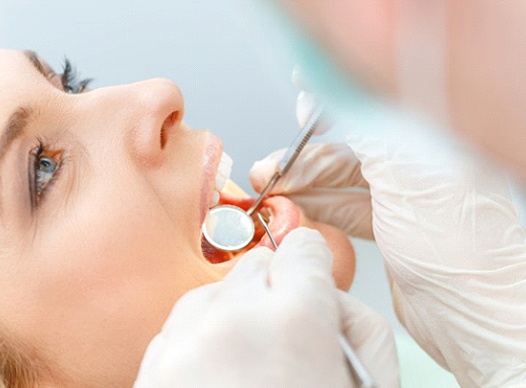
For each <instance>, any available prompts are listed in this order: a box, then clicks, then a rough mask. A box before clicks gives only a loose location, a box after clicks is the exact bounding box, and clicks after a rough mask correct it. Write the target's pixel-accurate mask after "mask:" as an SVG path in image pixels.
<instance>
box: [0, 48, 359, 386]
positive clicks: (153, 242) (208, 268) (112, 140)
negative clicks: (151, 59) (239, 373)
mask: <svg viewBox="0 0 526 388" xmlns="http://www.w3.org/2000/svg"><path fill="white" fill-rule="evenodd" d="M0 90H2V93H0V218H1V233H0V236H1V237H0V244H1V252H2V260H1V264H0V266H1V268H0V287H1V290H0V293H1V294H2V295H3V297H2V298H1V301H0V317H1V318H0V344H1V345H0V365H1V366H2V369H1V370H0V372H1V373H2V374H3V376H2V378H3V380H4V385H6V386H8V387H22V386H23V387H28V386H29V387H30V386H34V385H36V384H38V386H46V387H47V386H49V387H59V386H61V387H63V386H75V387H91V386H93V387H101V386H103V387H126V386H131V385H132V384H133V381H134V379H135V377H136V374H137V371H138V368H139V364H140V362H141V358H142V356H143V354H144V351H145V349H146V347H147V345H148V343H149V341H150V340H151V339H152V338H153V337H154V335H155V334H156V333H157V332H158V331H159V330H160V328H161V326H162V324H163V322H164V320H165V319H166V317H167V316H168V314H169V312H170V310H171V308H172V306H173V305H174V303H175V301H177V299H178V298H179V297H180V296H181V295H182V294H184V293H185V292H186V291H188V290H189V289H192V288H195V287H197V286H199V285H202V284H205V283H209V282H213V281H217V280H219V279H221V278H222V277H223V276H224V275H225V274H226V273H227V272H228V271H229V269H230V268H231V267H232V265H233V263H234V262H235V260H236V257H237V256H239V254H241V253H242V252H239V253H238V255H237V256H236V255H234V256H232V257H231V256H229V257H224V256H223V255H219V254H216V252H210V251H209V250H208V249H205V251H206V252H207V253H206V256H207V257H205V254H204V253H203V250H202V246H201V233H200V226H201V224H202V222H203V219H204V217H205V215H206V213H207V210H208V208H209V206H210V205H214V202H216V201H217V198H216V195H215V194H214V191H218V189H221V187H216V185H215V181H216V174H218V166H219V164H220V159H221V149H222V145H221V142H220V140H219V139H218V138H217V137H215V136H214V135H212V134H211V133H209V132H207V131H191V130H189V128H188V126H187V125H186V124H185V123H184V122H183V120H182V119H183V113H184V103H183V98H182V96H181V93H180V91H179V89H178V88H177V86H176V85H174V84H173V83H172V82H170V81H167V80H161V79H154V80H149V81H143V82H138V83H134V84H130V85H123V86H117V87H108V88H101V89H97V90H90V91H88V89H87V81H79V80H77V79H76V78H75V77H74V74H73V73H72V70H71V66H70V65H69V63H66V65H65V66H64V73H63V74H56V73H55V72H53V70H51V68H50V67H49V66H48V65H47V64H46V63H45V62H43V61H42V60H40V59H39V58H38V57H37V56H36V54H34V53H31V52H19V51H9V50H2V51H0ZM219 169H220V170H222V171H220V175H225V171H224V170H223V167H221V168H219ZM225 170H228V168H226V169H225ZM219 180H221V179H219ZM218 184H219V186H221V182H218ZM222 201H226V202H230V203H238V204H243V206H247V204H248V203H249V201H246V200H243V199H242V198H238V197H236V196H233V195H228V196H227V195H225V196H223V199H222ZM265 206H267V207H268V208H270V213H272V214H273V217H272V218H273V220H272V222H271V228H274V229H275V230H277V229H279V231H276V237H277V239H278V243H279V241H280V239H282V238H283V236H284V235H285V234H286V233H287V232H288V231H290V230H291V229H292V228H295V227H296V226H298V225H300V224H304V225H311V226H315V227H316V228H318V229H319V230H320V231H321V232H322V234H323V235H324V236H325V238H326V239H327V240H328V241H329V245H330V246H331V249H332V250H333V252H334V253H335V265H334V276H335V279H336V282H337V284H338V286H339V287H340V288H343V289H346V288H348V287H349V285H350V283H351V281H352V277H353V274H354V254H353V250H352V247H351V246H350V244H349V242H348V240H347V238H346V236H345V235H344V234H343V233H341V232H339V231H338V230H336V229H334V228H332V227H329V226H326V225H321V224H314V223H311V222H309V221H307V220H305V219H304V218H303V217H302V216H301V214H300V211H299V209H298V208H297V207H296V206H295V205H293V204H292V203H291V202H289V201H288V200H286V199H283V198H275V199H272V200H270V201H268V202H267V203H266V204H265ZM258 236H259V237H258V238H261V233H260V234H259V235H258ZM255 243H257V241H256V242H255ZM261 244H266V242H265V240H264V239H263V241H262V242H261ZM207 258H208V260H207ZM225 260H227V261H225ZM1 380H2V379H0V381H1ZM1 385H2V384H1V383H0V386H1Z"/></svg>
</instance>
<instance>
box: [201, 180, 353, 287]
mask: <svg viewBox="0 0 526 388" xmlns="http://www.w3.org/2000/svg"><path fill="white" fill-rule="evenodd" d="M254 201H255V198H250V197H249V196H248V195H247V194H246V193H245V192H244V191H243V190H242V189H241V188H240V187H239V186H237V185H236V184H235V183H234V182H232V181H231V180H229V181H227V183H226V185H225V187H224V189H223V191H222V192H221V196H220V199H219V203H218V205H225V204H227V205H234V206H238V207H240V208H242V209H244V210H248V209H249V208H250V206H251V205H252V204H253V203H254ZM259 211H260V212H261V213H262V214H264V215H265V216H266V218H268V220H269V228H270V230H271V232H272V235H273V236H274V238H275V240H276V243H277V244H278V245H279V244H280V243H281V241H282V240H283V238H284V237H285V236H286V235H287V234H288V233H289V232H290V231H291V230H293V229H295V228H297V227H299V226H306V227H310V228H313V229H317V230H318V231H319V232H320V233H321V234H322V235H323V237H324V238H325V239H326V240H327V243H328V245H329V247H330V249H331V251H332V253H333V255H334V263H333V268H332V273H333V277H334V280H335V282H336V285H337V286H338V288H340V289H342V290H348V289H349V287H350V286H351V283H352V281H353V278H354V272H355V253H354V249H353V246H352V244H351V243H350V241H349V239H348V237H347V235H346V234H345V233H344V232H342V231H341V230H339V229H336V228H335V227H333V226H330V225H327V224H322V223H319V222H315V221H312V220H310V219H308V218H307V217H305V215H304V214H303V212H302V210H301V209H300V208H299V207H298V206H296V205H295V204H294V203H293V202H291V201H290V200H289V199H288V198H285V197H282V196H273V197H269V198H267V199H266V200H264V201H263V203H262V205H261V207H260V210H259ZM255 225H256V233H255V235H254V239H253V240H252V242H251V243H250V244H249V245H248V247H246V248H243V249H241V250H239V251H236V252H223V251H219V250H217V249H215V248H214V247H212V246H211V245H210V244H208V243H207V241H206V240H205V239H204V238H203V239H202V243H201V246H202V251H203V255H204V257H205V258H206V260H208V261H209V262H210V263H211V264H212V265H214V266H216V267H217V269H220V270H222V271H225V273H226V272H228V270H229V269H230V268H232V266H233V265H234V264H235V262H236V261H237V260H238V259H239V258H240V257H241V256H242V255H243V254H244V253H245V252H247V251H248V250H250V249H253V248H255V247H258V246H266V247H268V248H270V249H273V247H272V244H271V242H270V239H269V238H268V236H267V235H266V233H265V231H264V229H263V227H262V226H261V225H260V224H259V222H258V221H255Z"/></svg>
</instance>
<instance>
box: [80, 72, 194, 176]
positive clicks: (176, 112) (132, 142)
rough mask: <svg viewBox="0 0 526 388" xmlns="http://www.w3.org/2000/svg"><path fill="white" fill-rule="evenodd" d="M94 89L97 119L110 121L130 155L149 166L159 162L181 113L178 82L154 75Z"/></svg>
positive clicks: (179, 121)
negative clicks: (150, 77)
mask: <svg viewBox="0 0 526 388" xmlns="http://www.w3.org/2000/svg"><path fill="white" fill-rule="evenodd" d="M93 92H95V93H93V95H92V97H93V99H92V101H95V104H96V105H97V107H98V108H97V109H98V110H99V119H100V118H102V117H105V119H106V120H107V121H106V123H107V125H106V128H108V124H109V123H108V122H110V123H111V127H113V128H115V129H116V130H117V131H118V132H119V136H117V137H118V138H120V139H121V140H122V144H123V145H124V147H125V148H126V150H127V151H128V152H129V154H130V155H131V156H132V158H133V159H134V160H135V161H137V162H139V163H141V164H146V165H149V166H156V165H159V164H160V163H162V161H163V158H164V154H165V152H164V151H165V146H166V144H167V143H168V142H169V141H170V139H171V138H173V136H174V135H175V134H176V133H177V131H178V128H179V127H180V125H181V121H182V118H183V115H184V100H183V96H182V94H181V91H180V90H179V88H178V87H177V85H176V84H174V83H173V82H172V81H170V80H168V79H161V78H156V79H151V80H147V81H141V82H136V83H133V84H128V85H123V86H116V87H110V88H104V89H96V90H94V91H93ZM91 93H92V92H90V93H88V94H87V95H89V94H91ZM103 112H104V113H103Z"/></svg>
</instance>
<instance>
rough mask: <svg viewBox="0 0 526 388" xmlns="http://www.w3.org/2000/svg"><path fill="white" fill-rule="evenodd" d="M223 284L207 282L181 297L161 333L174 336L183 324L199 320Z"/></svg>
mask: <svg viewBox="0 0 526 388" xmlns="http://www.w3.org/2000/svg"><path fill="white" fill-rule="evenodd" d="M222 286H223V285H222V282H215V283H210V284H205V285H203V286H200V287H197V288H194V289H192V290H190V291H188V292H187V293H186V294H184V295H183V296H182V297H180V298H179V300H178V301H177V302H176V303H175V305H174V307H173V308H172V311H171V312H170V315H169V316H168V318H167V319H166V321H165V323H164V325H163V329H162V331H161V334H162V335H163V336H172V335H174V334H177V332H179V331H180V330H181V327H182V326H186V325H187V324H188V323H191V322H198V321H199V320H200V319H201V317H203V316H204V314H205V313H206V311H207V309H208V306H209V305H210V304H211V303H212V301H213V300H214V299H215V298H216V296H217V295H218V294H219V293H220V292H221V288H222ZM185 332H186V331H185Z"/></svg>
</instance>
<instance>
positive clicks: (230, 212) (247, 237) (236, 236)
mask: <svg viewBox="0 0 526 388" xmlns="http://www.w3.org/2000/svg"><path fill="white" fill-rule="evenodd" d="M321 114H322V109H321V108H320V107H318V108H316V109H314V111H313V112H312V114H311V116H310V117H309V119H308V120H307V122H306V123H305V126H304V127H303V128H302V129H301V131H300V132H299V133H298V135H297V136H296V138H295V139H294V141H293V142H292V144H291V145H290V146H289V148H288V149H287V151H286V152H285V154H284V155H283V158H282V159H281V160H280V162H279V163H278V166H277V169H276V172H275V173H274V175H273V176H272V178H271V179H270V181H269V182H268V183H267V186H266V187H265V188H264V189H263V191H262V192H261V194H260V196H259V197H258V199H257V200H256V201H255V202H254V204H253V205H252V206H251V207H250V209H248V210H247V211H245V210H243V209H241V208H239V207H237V206H232V205H220V206H216V207H214V208H212V209H210V210H209V212H208V215H207V216H206V219H205V222H204V223H203V226H202V233H203V236H204V238H205V239H206V240H207V241H208V242H209V243H210V245H212V246H213V247H214V248H216V249H220V250H222V251H226V252H232V251H237V250H239V249H242V248H244V247H246V246H247V245H248V244H250V242H251V241H252V239H253V238H254V234H255V230H256V227H255V225H254V221H253V220H252V217H251V216H252V213H254V211H256V210H257V209H258V207H259V205H260V204H261V202H262V201H263V200H264V199H265V198H266V197H267V195H268V193H269V192H270V190H272V188H273V187H274V185H275V184H276V182H277V181H278V180H279V178H281V177H282V176H283V175H284V174H285V173H286V172H287V171H288V170H289V169H290V167H291V166H292V164H293V163H294V161H295V160H296V158H297V157H298V155H299V153H300V152H301V150H302V149H303V147H305V144H307V142H308V141H309V139H310V138H311V136H312V134H313V133H314V132H315V131H316V129H317V128H318V127H319V124H320V121H321V120H320V118H321Z"/></svg>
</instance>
